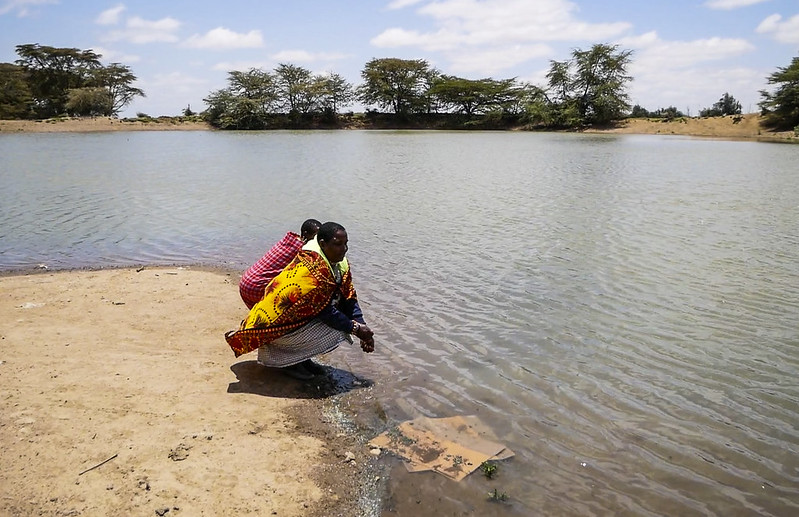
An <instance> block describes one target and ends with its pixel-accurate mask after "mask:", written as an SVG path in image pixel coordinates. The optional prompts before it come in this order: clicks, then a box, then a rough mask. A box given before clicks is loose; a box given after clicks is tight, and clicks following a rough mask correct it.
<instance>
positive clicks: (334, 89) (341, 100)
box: [314, 72, 355, 114]
mask: <svg viewBox="0 0 799 517" xmlns="http://www.w3.org/2000/svg"><path fill="white" fill-rule="evenodd" d="M314 82H315V83H316V85H317V87H318V88H319V89H320V90H321V95H320V96H319V102H320V106H321V108H322V109H323V110H324V111H326V112H329V113H332V114H335V113H338V110H339V109H340V108H342V107H344V106H348V105H349V104H351V103H352V101H354V100H355V90H354V88H353V87H352V85H351V84H350V83H349V82H348V81H347V80H346V79H344V78H343V77H342V76H341V75H339V74H335V73H333V72H330V73H328V74H326V75H318V76H316V78H315V79H314Z"/></svg>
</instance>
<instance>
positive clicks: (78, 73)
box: [16, 44, 144, 117]
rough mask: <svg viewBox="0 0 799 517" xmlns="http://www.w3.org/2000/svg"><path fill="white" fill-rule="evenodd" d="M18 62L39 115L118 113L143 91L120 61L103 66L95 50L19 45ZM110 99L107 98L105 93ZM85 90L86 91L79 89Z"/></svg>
mask: <svg viewBox="0 0 799 517" xmlns="http://www.w3.org/2000/svg"><path fill="white" fill-rule="evenodd" d="M16 49H17V54H18V55H19V56H20V59H18V60H17V61H16V64H17V66H19V67H20V68H21V69H22V70H24V72H25V77H26V81H27V83H28V88H29V91H30V95H31V98H32V102H31V109H32V111H33V115H34V116H37V117H52V116H56V115H61V114H63V113H75V114H83V113H93V114H103V115H115V114H117V113H119V111H121V110H122V108H124V107H125V106H127V105H128V104H129V103H130V102H131V101H132V100H133V98H134V97H137V96H140V97H144V92H143V91H142V90H141V89H139V88H135V87H133V86H132V84H133V83H134V82H136V76H135V75H133V73H132V72H131V71H130V68H129V67H127V66H125V65H122V64H120V63H111V64H110V65H109V66H107V67H106V66H103V65H102V64H101V63H100V57H101V56H100V55H99V54H96V53H95V52H94V51H92V50H79V49H76V48H57V47H49V46H44V45H39V44H27V45H18V46H17V47H16ZM97 88H100V89H102V90H105V95H106V96H107V97H108V98H110V102H109V101H108V100H107V99H105V98H104V96H103V92H100V91H98V90H96V89H97ZM83 89H86V90H85V91H80V90H83Z"/></svg>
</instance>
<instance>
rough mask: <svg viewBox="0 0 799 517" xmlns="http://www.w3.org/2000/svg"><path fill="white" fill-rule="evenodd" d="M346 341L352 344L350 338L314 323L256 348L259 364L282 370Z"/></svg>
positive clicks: (333, 348) (347, 335)
mask: <svg viewBox="0 0 799 517" xmlns="http://www.w3.org/2000/svg"><path fill="white" fill-rule="evenodd" d="M345 341H346V342H348V343H350V344H352V336H351V335H349V334H348V333H346V332H342V331H340V330H336V329H334V328H332V327H330V326H329V325H327V324H325V323H323V322H322V320H319V319H315V320H312V321H311V322H310V323H308V324H307V325H304V326H302V327H300V328H298V329H297V330H294V331H292V332H289V333H288V334H284V335H282V336H280V337H279V338H277V339H275V340H274V341H272V342H270V343H268V344H266V345H262V346H261V347H259V348H258V362H259V363H260V364H262V365H264V366H271V367H274V368H283V367H285V366H291V365H292V364H297V363H301V362H302V361H305V360H306V359H310V358H311V357H313V356H315V355H320V354H326V353H328V352H332V351H333V350H335V349H336V348H338V346H339V345H340V344H341V343H344V342H345Z"/></svg>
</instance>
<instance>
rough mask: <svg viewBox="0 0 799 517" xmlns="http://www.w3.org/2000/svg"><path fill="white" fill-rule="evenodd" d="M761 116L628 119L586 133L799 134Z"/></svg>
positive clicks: (765, 137)
mask: <svg viewBox="0 0 799 517" xmlns="http://www.w3.org/2000/svg"><path fill="white" fill-rule="evenodd" d="M760 121H761V117H760V116H759V115H757V114H755V113H750V114H748V115H741V116H726V117H709V118H679V119H674V120H671V121H664V120H662V119H627V120H624V121H622V122H620V123H618V124H617V125H616V126H614V127H610V128H601V129H589V130H586V132H588V133H621V134H641V135H683V136H701V137H709V138H722V139H731V140H739V139H740V140H762V141H793V142H798V143H799V136H797V135H794V133H793V131H782V132H773V131H769V130H766V129H763V128H762V127H761V126H760Z"/></svg>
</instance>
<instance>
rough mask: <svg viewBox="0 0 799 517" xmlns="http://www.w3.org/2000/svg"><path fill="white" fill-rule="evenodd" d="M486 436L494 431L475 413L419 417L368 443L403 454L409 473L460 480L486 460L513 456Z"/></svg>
mask: <svg viewBox="0 0 799 517" xmlns="http://www.w3.org/2000/svg"><path fill="white" fill-rule="evenodd" d="M486 437H489V438H493V433H492V432H491V430H490V429H489V428H488V427H486V426H485V424H483V423H482V422H481V421H480V420H478V418H477V417H476V416H474V415H470V416H454V417H449V418H428V417H419V418H416V419H414V420H409V421H407V422H403V423H401V424H400V425H398V426H397V427H395V428H392V429H390V430H388V431H386V432H384V433H382V434H380V435H378V436H376V437H375V438H373V439H372V440H371V441H370V442H369V444H370V445H373V446H375V447H380V448H381V449H386V450H389V451H391V452H393V453H394V454H396V455H397V456H399V457H401V458H402V459H403V460H405V467H406V468H407V469H408V471H410V472H419V471H423V470H432V471H434V472H438V473H439V474H443V475H445V476H447V477H448V478H450V479H454V480H455V481H460V480H462V479H463V478H465V477H466V476H468V475H469V474H471V473H472V472H474V470H475V469H477V468H478V467H479V466H480V465H481V464H482V463H483V462H484V461H488V460H504V459H507V458H510V457H511V456H513V451H511V450H510V449H508V448H507V447H505V446H504V445H502V444H501V443H497V442H496V441H493V440H490V439H488V438H486Z"/></svg>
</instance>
